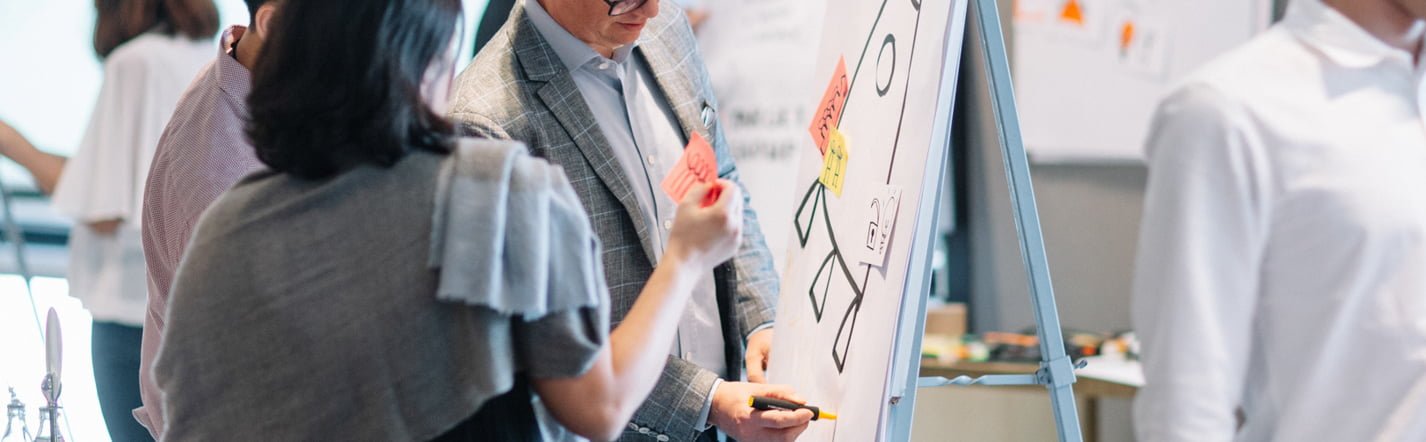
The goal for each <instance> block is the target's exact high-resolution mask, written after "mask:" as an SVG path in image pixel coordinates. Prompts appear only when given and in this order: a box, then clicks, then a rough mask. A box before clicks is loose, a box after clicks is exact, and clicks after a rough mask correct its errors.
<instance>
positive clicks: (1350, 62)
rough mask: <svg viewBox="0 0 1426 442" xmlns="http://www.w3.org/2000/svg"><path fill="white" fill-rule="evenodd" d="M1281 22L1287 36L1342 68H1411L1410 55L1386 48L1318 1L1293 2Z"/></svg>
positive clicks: (1383, 44) (1389, 47) (1379, 41)
mask: <svg viewBox="0 0 1426 442" xmlns="http://www.w3.org/2000/svg"><path fill="white" fill-rule="evenodd" d="M1282 22H1283V26H1285V27H1286V28H1287V30H1288V31H1289V32H1291V33H1292V34H1294V35H1296V36H1297V37H1298V38H1300V39H1302V40H1303V41H1304V42H1306V43H1307V44H1308V45H1309V46H1312V47H1313V48H1315V49H1317V50H1318V51H1320V52H1322V53H1323V54H1324V55H1326V56H1327V58H1328V59H1330V60H1331V61H1332V62H1334V63H1337V64H1339V65H1341V66H1344V67H1349V68H1365V67H1371V66H1375V65H1376V64H1378V63H1381V62H1383V61H1387V60H1391V61H1395V62H1398V63H1401V64H1402V65H1404V66H1408V67H1411V66H1414V63H1413V61H1412V59H1413V58H1414V57H1413V56H1412V55H1411V53H1410V52H1407V51H1404V50H1401V49H1397V48H1395V47H1392V46H1391V45H1388V44H1386V42H1383V41H1381V40H1380V39H1378V38H1376V36H1373V35H1371V33H1368V32H1367V30H1365V29H1362V27H1361V26H1358V25H1357V24H1356V22H1353V21H1352V20H1351V19H1349V18H1347V16H1345V15H1342V13H1341V12H1337V10H1336V9H1332V8H1331V7H1329V6H1327V5H1326V4H1323V3H1322V1H1321V0H1296V1H1293V2H1292V4H1291V5H1289V7H1288V11H1287V16H1286V17H1283V20H1282Z"/></svg>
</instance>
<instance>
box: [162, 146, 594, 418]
mask: <svg viewBox="0 0 1426 442" xmlns="http://www.w3.org/2000/svg"><path fill="white" fill-rule="evenodd" d="M598 248H599V246H598V243H597V240H596V239H595V238H594V235H593V233H592V231H591V229H590V226H589V224H588V219H587V217H586V215H585V214H584V210H583V208H582V207H581V206H580V203H579V201H578V199H577V198H576V196H575V195H574V192H573V190H572V189H571V188H570V187H569V183H568V182H566V179H565V177H564V174H563V173H562V172H561V170H560V169H559V168H558V167H557V166H553V165H550V164H548V163H546V162H544V161H543V160H539V159H535V158H532V157H529V156H528V155H526V154H525V149H524V147H522V146H520V145H519V144H515V143H506V142H495V141H485V140H462V141H461V142H460V143H458V147H457V148H456V149H455V151H454V153H452V154H450V155H439V154H432V153H425V152H413V153H411V154H409V155H407V157H406V158H404V159H403V160H401V161H400V162H399V163H397V164H396V165H395V166H392V167H390V168H379V167H360V168H357V169H354V170H351V171H348V172H346V173H343V174H341V175H339V176H336V177H333V178H330V179H326V180H321V181H310V180H300V179H295V178H292V177H290V176H287V175H283V174H276V173H272V172H260V173H257V174H254V175H252V176H249V177H248V178H246V179H244V180H243V181H242V182H240V183H239V184H238V185H237V186H235V187H234V188H233V189H232V190H230V191H229V192H228V193H226V194H225V195H224V196H223V197H221V198H220V199H219V200H218V202H216V203H215V204H214V205H213V207H212V208H210V209H209V211H208V212H207V213H206V214H205V215H204V217H203V219H202V221H200V223H199V225H198V227H197V230H196V232H195V234H194V238H193V240H192V241H191V242H190V246H189V250H188V252H187V253H186V255H185V257H184V260H183V263H182V265H180V267H179V271H178V274H177V278H176V280H175V283H174V287H173V291H172V295H171V299H170V303H169V312H168V327H167V328H166V329H165V332H164V338H163V339H164V344H163V347H162V349H161V350H160V352H159V356H158V359H157V362H156V365H155V369H154V373H155V378H156V380H157V383H158V385H159V387H160V388H161V389H162V390H163V397H164V405H165V407H164V410H165V412H166V414H167V418H168V419H167V422H168V428H167V431H166V432H165V434H164V438H165V439H167V440H427V439H430V438H432V437H435V436H437V435H440V434H442V433H444V432H445V431H446V430H449V429H450V428H451V427H453V426H455V425H456V424H459V423H461V422H462V421H464V420H465V419H467V418H469V417H470V416H472V415H474V414H475V413H476V412H478V411H480V410H481V406H482V405H483V404H484V403H485V402H486V401H487V400H489V399H490V398H492V397H495V396H497V395H500V394H503V393H505V392H508V391H510V390H511V388H512V387H513V386H514V385H515V379H516V377H517V376H527V377H530V378H554V377H571V376H576V375H579V374H581V373H583V372H585V371H586V370H588V369H589V367H590V365H591V364H592V363H593V361H594V358H595V357H596V356H597V355H598V353H599V351H600V350H601V348H602V347H603V346H604V344H605V343H606V342H607V340H608V315H607V313H606V311H605V309H607V305H608V301H607V290H606V287H605V285H604V278H603V273H602V266H601V264H600V262H599V250H598Z"/></svg>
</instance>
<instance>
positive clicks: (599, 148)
mask: <svg viewBox="0 0 1426 442" xmlns="http://www.w3.org/2000/svg"><path fill="white" fill-rule="evenodd" d="M512 14H518V18H517V20H518V23H519V24H520V25H519V26H517V27H515V29H514V30H513V32H514V33H515V35H513V36H512V39H511V42H512V43H513V45H514V50H515V56H516V58H518V59H519V61H520V65H521V66H523V67H524V69H525V73H526V75H528V76H529V78H530V80H532V81H536V82H543V83H544V84H540V85H537V86H535V87H536V88H537V89H536V91H535V94H536V95H537V96H539V97H540V100H541V101H542V102H544V104H545V107H546V108H547V109H549V111H550V114H552V115H554V117H555V120H556V121H558V122H559V124H560V127H562V128H563V129H564V131H565V133H566V134H568V135H569V137H570V139H572V140H573V141H574V145H575V146H576V147H578V148H579V151H580V154H582V155H583V156H584V159H585V160H586V161H588V162H589V164H590V166H592V167H593V169H594V173H595V175H598V176H599V179H600V181H603V182H604V185H605V186H607V187H608V188H609V191H610V192H612V193H613V194H614V198H615V199H618V200H619V203H620V204H621V205H623V206H624V210H625V211H626V212H627V213H628V214H629V218H630V219H632V220H633V222H634V229H635V231H636V232H638V235H639V243H640V245H642V246H643V249H644V254H645V255H646V256H647V257H648V258H649V261H650V262H652V261H653V257H654V256H655V255H654V253H653V240H652V239H651V238H650V237H649V235H650V234H651V233H652V231H651V230H650V228H651V226H649V225H647V223H646V222H645V220H644V216H643V211H642V210H640V208H639V201H638V199H636V198H635V197H634V191H633V188H632V187H630V183H629V178H628V177H627V176H625V174H624V170H623V168H621V167H620V166H619V163H618V161H616V160H615V156H614V148H613V147H612V146H610V144H609V140H608V139H606V138H605V137H604V132H601V131H600V129H599V121H598V120H597V119H595V118H594V112H593V111H591V110H589V105H588V104H586V103H585V102H584V96H583V95H581V94H580V92H579V87H578V86H576V85H575V84H574V79H573V77H570V74H569V71H568V70H566V69H565V67H564V64H563V63H561V62H560V60H559V56H558V55H556V54H555V52H554V50H553V49H551V48H550V47H549V44H548V43H546V42H545V39H544V37H543V36H541V35H540V33H539V31H538V30H537V29H535V27H534V25H533V24H532V23H530V21H529V17H526V16H525V14H524V8H523V7H522V6H521V5H516V7H515V11H514V12H512ZM586 209H587V210H598V208H595V207H589V208H586Z"/></svg>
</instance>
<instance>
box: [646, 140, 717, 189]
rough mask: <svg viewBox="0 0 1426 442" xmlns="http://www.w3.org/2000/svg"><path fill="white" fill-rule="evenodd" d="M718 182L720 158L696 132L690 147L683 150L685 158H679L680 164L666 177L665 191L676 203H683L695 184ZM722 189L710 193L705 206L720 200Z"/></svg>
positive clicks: (690, 141)
mask: <svg viewBox="0 0 1426 442" xmlns="http://www.w3.org/2000/svg"><path fill="white" fill-rule="evenodd" d="M717 180H718V157H717V155H716V154H714V153H713V146H712V145H710V144H708V140H705V139H703V136H702V135H699V134H698V132H694V133H693V136H692V137H690V139H689V140H688V145H687V146H684V148H683V156H682V157H679V159H678V163H677V164H674V165H673V170H670V171H669V172H668V175H667V176H665V177H664V180H663V183H661V184H660V187H663V191H664V192H665V193H667V194H668V196H669V198H670V199H673V201H674V202H675V203H677V202H682V201H683V197H684V196H685V195H687V194H688V189H690V188H692V187H693V185H695V184H700V183H715V184H716V182H717ZM721 190H722V189H721V188H718V187H715V188H714V189H713V190H711V191H709V192H708V196H707V197H705V198H704V200H703V205H705V206H707V205H710V204H712V202H713V201H717V200H718V195H719V194H720V193H721Z"/></svg>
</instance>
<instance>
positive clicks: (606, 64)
mask: <svg viewBox="0 0 1426 442" xmlns="http://www.w3.org/2000/svg"><path fill="white" fill-rule="evenodd" d="M612 67H614V63H610V62H607V61H606V62H602V63H599V69H600V70H609V68H612Z"/></svg>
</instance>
